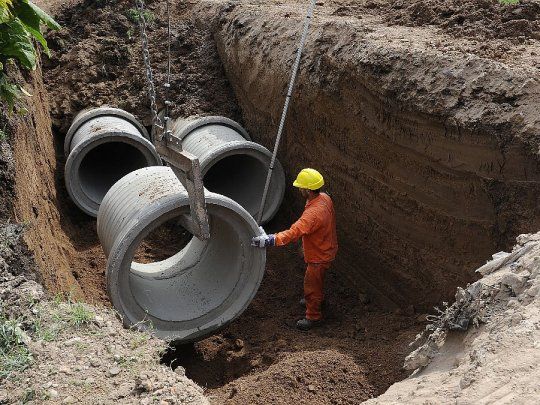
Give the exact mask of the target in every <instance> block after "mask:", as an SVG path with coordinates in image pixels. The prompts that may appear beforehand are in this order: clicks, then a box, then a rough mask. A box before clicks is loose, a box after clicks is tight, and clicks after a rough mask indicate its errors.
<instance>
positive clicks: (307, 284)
mask: <svg viewBox="0 0 540 405" xmlns="http://www.w3.org/2000/svg"><path fill="white" fill-rule="evenodd" d="M329 267H330V263H308V265H307V270H306V275H305V277H304V298H305V299H306V319H309V320H311V321H318V320H320V319H322V313H321V304H322V301H323V299H324V273H325V272H326V270H328V268H329Z"/></svg>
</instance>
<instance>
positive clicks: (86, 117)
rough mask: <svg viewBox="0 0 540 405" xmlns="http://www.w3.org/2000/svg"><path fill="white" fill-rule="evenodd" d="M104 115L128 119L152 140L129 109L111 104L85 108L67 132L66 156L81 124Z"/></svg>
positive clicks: (65, 141) (65, 142)
mask: <svg viewBox="0 0 540 405" xmlns="http://www.w3.org/2000/svg"><path fill="white" fill-rule="evenodd" d="M103 116H111V117H118V118H122V119H124V120H126V121H128V122H129V123H130V124H132V125H133V126H135V127H136V128H137V129H138V130H139V132H140V133H141V135H142V136H143V137H144V138H145V139H147V140H148V141H150V135H149V134H148V131H147V130H146V128H145V127H144V126H143V125H142V124H141V123H140V122H139V120H137V118H135V116H134V115H133V114H130V113H128V112H127V111H124V110H121V109H120V108H115V107H109V106H101V107H96V108H89V109H84V110H82V111H80V112H79V113H78V114H77V115H76V116H75V118H74V119H73V122H72V123H71V126H70V127H69V129H68V131H67V133H66V137H65V139H64V154H65V156H69V153H70V148H71V141H72V139H73V136H74V135H75V133H76V132H77V131H78V129H79V128H80V127H81V126H83V125H84V124H85V123H87V122H88V121H90V120H92V119H93V118H97V117H103Z"/></svg>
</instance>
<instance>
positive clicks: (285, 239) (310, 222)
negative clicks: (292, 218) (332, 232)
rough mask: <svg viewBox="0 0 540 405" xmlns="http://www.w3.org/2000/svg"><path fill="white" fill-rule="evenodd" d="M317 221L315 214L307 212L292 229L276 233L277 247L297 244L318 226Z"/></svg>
mask: <svg viewBox="0 0 540 405" xmlns="http://www.w3.org/2000/svg"><path fill="white" fill-rule="evenodd" d="M316 219H317V218H316V217H315V215H314V214H313V213H311V212H309V211H308V210H305V211H304V213H303V214H302V216H301V217H300V219H299V220H298V221H296V222H295V223H294V224H292V225H291V228H290V229H288V230H286V231H283V232H278V233H276V246H283V245H287V244H289V243H291V242H296V241H297V240H298V239H300V238H301V237H302V236H304V235H309V234H310V233H311V232H313V230H314V228H315V226H316Z"/></svg>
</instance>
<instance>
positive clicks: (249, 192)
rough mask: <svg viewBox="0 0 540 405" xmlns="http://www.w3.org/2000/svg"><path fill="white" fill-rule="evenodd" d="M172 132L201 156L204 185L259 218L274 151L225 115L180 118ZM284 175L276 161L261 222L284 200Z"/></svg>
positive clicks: (183, 143)
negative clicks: (255, 140)
mask: <svg viewBox="0 0 540 405" xmlns="http://www.w3.org/2000/svg"><path fill="white" fill-rule="evenodd" d="M173 132H174V134H175V135H176V136H178V137H179V138H180V139H182V147H183V148H184V150H186V151H188V152H190V153H193V154H194V155H195V156H197V157H198V158H199V161H200V165H201V171H202V174H203V176H204V186H205V187H206V188H207V189H208V190H210V191H213V192H216V193H219V194H222V195H225V196H227V197H230V198H232V199H233V200H235V201H236V202H238V203H239V204H240V205H242V207H244V208H245V209H246V210H247V211H248V212H249V213H250V214H251V215H252V216H253V217H254V218H257V216H258V212H259V208H260V207H259V206H260V203H261V198H262V194H263V189H264V184H265V181H266V174H267V172H268V166H269V164H270V159H271V157H272V154H271V153H270V151H268V149H266V148H265V147H264V146H261V145H259V144H257V143H255V142H251V139H250V137H249V135H248V134H247V132H246V131H245V130H244V129H243V128H242V127H241V126H240V125H239V124H238V123H237V122H235V121H233V120H230V119H228V118H224V117H199V118H188V119H178V120H176V121H175V122H174V124H173ZM284 191H285V174H284V172H283V167H282V166H281V164H280V163H279V162H278V161H276V164H275V168H274V173H273V176H272V181H271V183H270V189H269V193H268V199H267V200H266V205H265V208H264V215H263V217H262V223H266V222H268V221H269V220H270V219H272V217H273V216H274V215H275V214H276V212H277V210H278V209H279V206H280V205H281V202H282V200H283V193H284Z"/></svg>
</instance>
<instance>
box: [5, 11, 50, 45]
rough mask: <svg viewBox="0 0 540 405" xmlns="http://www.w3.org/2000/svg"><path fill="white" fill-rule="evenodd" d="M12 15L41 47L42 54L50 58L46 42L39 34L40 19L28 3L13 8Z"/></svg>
mask: <svg viewBox="0 0 540 405" xmlns="http://www.w3.org/2000/svg"><path fill="white" fill-rule="evenodd" d="M13 11H14V13H15V15H16V16H17V18H18V19H19V20H20V21H21V22H22V24H23V25H24V27H25V28H26V31H28V33H29V34H30V35H32V36H33V37H34V38H35V39H36V40H37V41H38V42H39V43H40V44H41V46H42V47H43V50H44V52H45V53H46V54H47V56H51V52H50V51H49V47H48V46H47V41H46V40H45V38H44V37H43V35H42V34H41V27H40V23H41V18H40V16H39V15H38V14H36V12H35V11H34V9H33V8H32V7H30V5H29V4H28V3H19V4H17V5H16V6H15V8H14V10H13Z"/></svg>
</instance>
